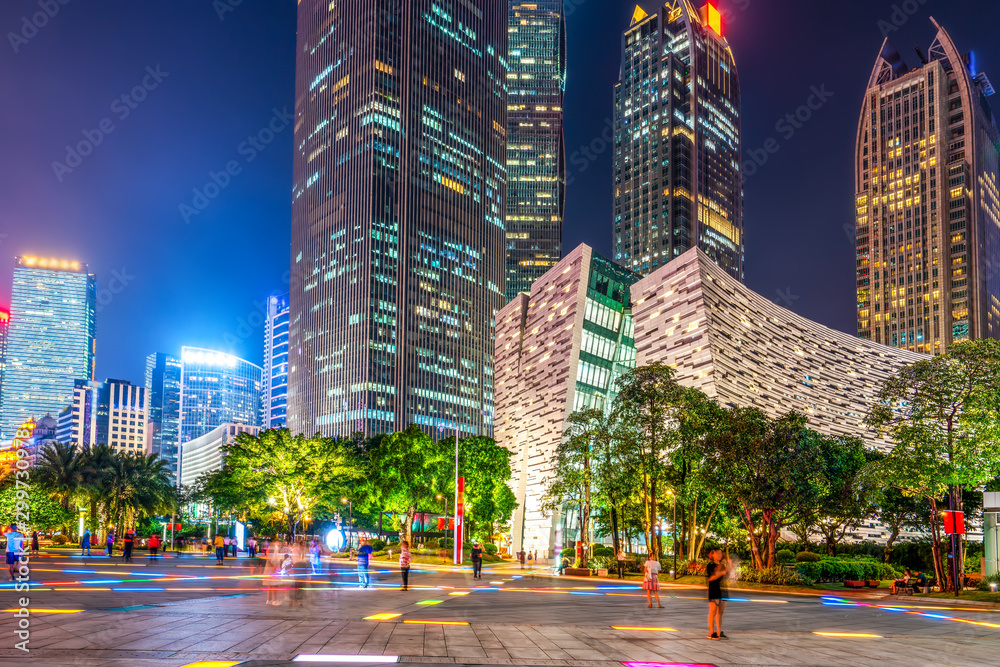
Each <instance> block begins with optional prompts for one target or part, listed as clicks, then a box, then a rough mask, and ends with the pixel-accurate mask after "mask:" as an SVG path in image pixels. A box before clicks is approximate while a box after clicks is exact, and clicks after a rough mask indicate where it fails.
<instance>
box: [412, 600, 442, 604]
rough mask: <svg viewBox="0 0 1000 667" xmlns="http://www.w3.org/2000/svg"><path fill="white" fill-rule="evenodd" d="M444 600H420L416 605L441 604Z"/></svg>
mask: <svg viewBox="0 0 1000 667" xmlns="http://www.w3.org/2000/svg"><path fill="white" fill-rule="evenodd" d="M442 602H444V600H421V601H420V602H418V603H417V604H441V603H442Z"/></svg>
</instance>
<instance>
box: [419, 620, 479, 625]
mask: <svg viewBox="0 0 1000 667" xmlns="http://www.w3.org/2000/svg"><path fill="white" fill-rule="evenodd" d="M403 623H408V624H410V625H468V623H466V622H465V621H414V620H407V621H403Z"/></svg>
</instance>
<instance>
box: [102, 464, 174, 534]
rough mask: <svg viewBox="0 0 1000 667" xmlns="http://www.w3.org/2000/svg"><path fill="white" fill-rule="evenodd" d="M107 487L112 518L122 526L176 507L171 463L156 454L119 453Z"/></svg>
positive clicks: (130, 525)
mask: <svg viewBox="0 0 1000 667" xmlns="http://www.w3.org/2000/svg"><path fill="white" fill-rule="evenodd" d="M104 486H105V488H104V490H105V493H106V494H107V495H106V502H107V505H108V509H109V514H110V517H111V518H112V519H113V521H114V523H115V525H116V526H119V527H121V528H131V527H134V526H135V524H136V521H137V519H138V518H139V516H140V515H145V516H153V515H156V514H161V513H166V512H170V511H173V509H174V508H175V506H176V490H175V489H174V486H173V484H171V483H170V474H169V466H168V464H167V462H166V461H164V460H163V459H160V458H159V457H157V456H156V455H155V454H146V455H143V454H131V453H130V454H123V453H116V454H115V455H114V457H113V459H112V461H111V466H110V467H109V468H108V469H107V476H106V478H105V485H104Z"/></svg>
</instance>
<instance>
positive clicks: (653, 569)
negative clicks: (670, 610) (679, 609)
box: [642, 558, 663, 609]
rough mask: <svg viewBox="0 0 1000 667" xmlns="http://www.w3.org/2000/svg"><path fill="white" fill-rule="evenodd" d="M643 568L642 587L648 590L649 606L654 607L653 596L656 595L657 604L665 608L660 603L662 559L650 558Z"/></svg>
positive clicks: (647, 599) (647, 600)
mask: <svg viewBox="0 0 1000 667" xmlns="http://www.w3.org/2000/svg"><path fill="white" fill-rule="evenodd" d="M642 569H643V575H642V589H643V590H644V591H646V602H648V603H649V608H650V609H652V608H653V596H656V606H657V607H659V608H660V609H663V605H662V604H660V561H658V560H656V559H654V558H649V559H647V560H646V563H645V565H643V566H642Z"/></svg>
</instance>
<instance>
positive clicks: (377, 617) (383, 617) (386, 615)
mask: <svg viewBox="0 0 1000 667" xmlns="http://www.w3.org/2000/svg"><path fill="white" fill-rule="evenodd" d="M398 616H402V614H394V613H392V612H389V611H387V612H383V613H381V614H372V615H371V616H365V620H366V621H389V620H392V619H394V618H396V617H398Z"/></svg>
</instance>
